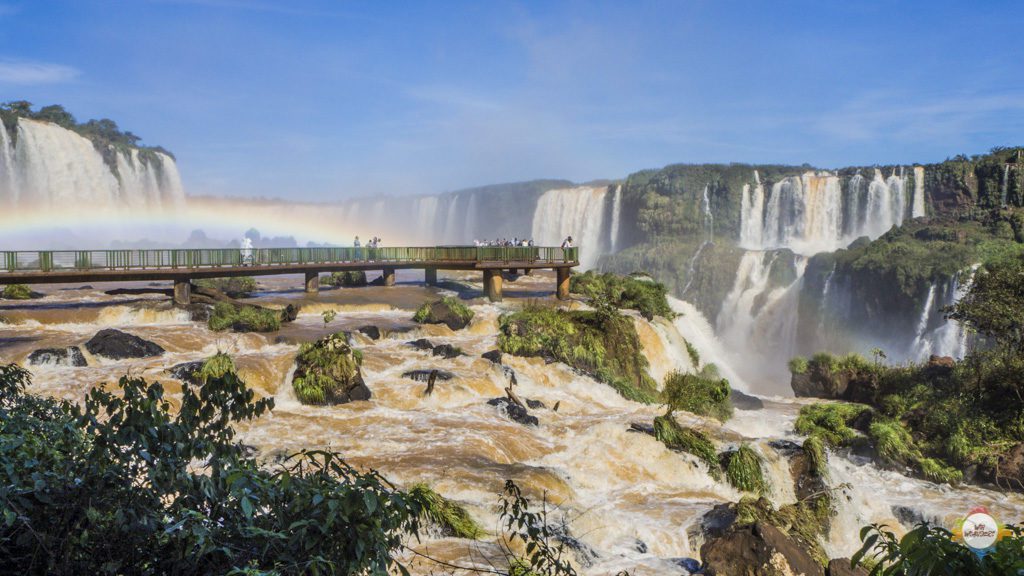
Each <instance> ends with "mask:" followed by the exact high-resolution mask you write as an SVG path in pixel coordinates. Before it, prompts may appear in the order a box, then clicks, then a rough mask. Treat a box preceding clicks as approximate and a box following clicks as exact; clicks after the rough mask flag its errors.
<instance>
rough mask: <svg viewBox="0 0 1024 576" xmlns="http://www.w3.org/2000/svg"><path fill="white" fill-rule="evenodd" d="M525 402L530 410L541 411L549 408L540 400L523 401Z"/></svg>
mask: <svg viewBox="0 0 1024 576" xmlns="http://www.w3.org/2000/svg"><path fill="white" fill-rule="evenodd" d="M523 402H526V407H527V408H529V409H530V410H540V409H542V408H547V406H545V405H544V403H543V402H541V401H540V400H531V399H530V398H526V399H525V400H523Z"/></svg>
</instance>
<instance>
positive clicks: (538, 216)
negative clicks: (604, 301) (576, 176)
mask: <svg viewBox="0 0 1024 576" xmlns="http://www.w3.org/2000/svg"><path fill="white" fill-rule="evenodd" d="M607 193H608V187H607V186H600V187H590V186H580V187H577V188H563V189H557V190H548V191H547V192H545V193H544V194H543V195H541V197H540V200H538V201H537V208H536V210H535V211H534V214H533V239H534V241H535V242H537V243H539V244H540V245H542V246H558V245H559V244H561V243H562V240H563V239H565V237H566V236H572V238H573V242H574V245H576V246H580V247H581V254H580V266H581V267H582V268H583V269H585V270H586V269H590V268H593V267H594V265H596V264H597V260H598V258H599V257H600V255H601V239H602V237H603V234H602V232H601V231H602V230H603V229H604V212H605V209H604V207H605V201H604V199H605V195H606V194H607Z"/></svg>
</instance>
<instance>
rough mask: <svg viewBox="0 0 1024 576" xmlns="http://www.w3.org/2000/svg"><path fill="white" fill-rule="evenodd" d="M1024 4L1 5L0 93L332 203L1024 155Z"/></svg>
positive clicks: (258, 1) (186, 170) (245, 181)
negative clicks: (665, 168) (673, 166)
mask: <svg viewBox="0 0 1024 576" xmlns="http://www.w3.org/2000/svg"><path fill="white" fill-rule="evenodd" d="M1021 30H1024V13H1022V12H1021V11H1020V10H1019V5H1018V4H1017V3H1015V2H996V1H986V2H942V1H931V2H909V1H908V2H824V1H820V0H819V1H814V2H811V1H808V2H795V1H794V2H788V1H772V2H729V1H706V2H686V1H675V2H644V1H638V2H614V3H612V2H608V3H604V2H535V3H534V2H501V1H484V2H479V1H477V2H440V1H436V2H415V3H414V2H341V1H327V0H324V1H303V0H290V1H287V2H285V1H281V2H274V1H271V0H131V1H100V0H95V1H93V0H73V1H71V0H69V1H66V2H57V1H54V2H48V1H40V0H21V1H19V0H0V100H13V99H26V100H30V101H32V102H33V103H36V104H50V103H60V104H64V105H65V106H66V107H67V108H68V109H69V110H70V111H72V112H73V113H74V114H76V116H78V117H79V119H88V118H93V117H109V118H112V119H114V120H116V121H117V122H118V123H119V124H120V125H121V126H122V127H123V128H125V129H128V130H131V131H133V132H135V133H136V134H139V135H141V136H142V137H143V138H144V141H145V142H147V143H150V144H160V145H163V146H164V147H166V148H168V149H170V150H171V151H173V152H174V153H175V154H176V155H177V157H178V160H179V164H180V169H181V172H182V175H183V178H184V180H185V185H186V188H187V190H188V192H189V193H191V194H230V195H245V196H275V197H288V198H294V199H300V200H330V199H332V198H338V197H345V196H363V195H373V194H405V193H421V192H436V191H444V190H453V189H458V188H462V187H468V186H473V185H480V184H489V183H496V182H505V181H513V180H526V179H532V178H567V179H571V180H575V181H586V180H590V179H598V178H618V177H623V176H625V175H627V174H628V173H630V172H633V171H636V170H639V169H643V168H652V167H660V166H662V165H665V164H670V163H674V162H729V161H738V162H758V163H760V162H777V163H792V164H801V163H804V162H808V163H811V164H815V165H818V166H822V167H838V166H844V165H854V164H858V165H859V164H874V163H910V162H915V161H917V162H921V161H936V160H941V159H943V158H945V157H947V156H950V155H953V154H956V153H959V152H966V153H976V152H983V151H986V150H988V149H989V148H991V147H992V146H996V145H1010V144H1022V143H1024V58H1022V56H1024V53H1022V50H1021V48H1020V43H1019V37H1020V34H1021Z"/></svg>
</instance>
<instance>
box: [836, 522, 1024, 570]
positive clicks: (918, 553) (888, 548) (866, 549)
mask: <svg viewBox="0 0 1024 576" xmlns="http://www.w3.org/2000/svg"><path fill="white" fill-rule="evenodd" d="M1007 529H1008V531H1009V532H1010V536H1009V537H1007V538H1004V539H1002V540H1000V541H999V542H998V543H996V545H995V547H994V548H993V549H992V550H991V551H990V552H989V553H987V554H985V555H984V556H978V555H977V554H975V553H974V552H973V551H972V550H971V549H970V548H968V547H967V546H964V545H963V544H960V543H958V542H956V541H954V540H953V533H952V532H950V531H949V530H946V529H944V528H939V527H936V526H930V525H929V524H927V523H922V524H918V525H917V527H915V528H914V529H913V530H911V531H909V532H907V533H906V534H905V535H904V536H903V537H902V538H897V537H896V535H895V534H894V533H893V532H891V531H889V530H888V529H886V527H885V526H883V525H881V524H872V525H870V526H865V527H864V528H863V529H861V531H860V539H861V541H862V542H863V544H862V546H861V548H860V550H859V551H857V553H856V554H854V555H853V557H852V558H851V563H850V564H851V566H856V565H857V564H859V563H861V562H862V561H864V560H868V561H870V562H874V563H875V564H874V566H873V567H872V568H871V572H870V576H926V575H930V574H949V575H955V576H1006V575H1012V574H1021V573H1024V572H1022V571H1024V532H1022V530H1021V528H1019V527H1016V526H1008V527H1007Z"/></svg>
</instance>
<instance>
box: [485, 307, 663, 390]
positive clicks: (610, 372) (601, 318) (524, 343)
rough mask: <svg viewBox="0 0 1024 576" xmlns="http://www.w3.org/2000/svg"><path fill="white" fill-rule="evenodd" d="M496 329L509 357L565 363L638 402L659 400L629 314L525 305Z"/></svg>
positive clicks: (502, 319)
mask: <svg viewBox="0 0 1024 576" xmlns="http://www.w3.org/2000/svg"><path fill="white" fill-rule="evenodd" d="M498 325H499V329H500V332H501V333H500V334H499V335H498V347H499V348H500V349H501V351H502V352H505V353H506V354H512V355H515V356H535V357H542V358H546V359H549V360H553V361H559V362H564V363H565V364H568V365H569V366H571V367H573V368H576V369H577V370H580V371H582V372H584V373H586V374H588V375H589V376H591V377H593V378H594V379H596V380H598V381H600V382H604V383H606V384H608V385H609V386H611V387H613V388H615V390H617V391H618V392H619V394H621V395H622V396H624V397H625V398H628V399H630V400H634V401H636V402H643V403H645V404H652V403H654V402H655V401H656V400H657V398H658V391H657V385H656V383H655V382H654V379H652V378H651V377H650V375H649V374H648V373H647V358H646V357H645V356H644V354H643V346H642V345H641V343H640V337H639V336H638V335H637V332H636V326H635V325H634V324H633V321H632V320H631V319H630V318H628V317H626V316H622V315H619V314H613V315H605V314H600V313H598V312H593V311H583V310H572V311H570V310H561V309H558V308H552V307H545V306H527V307H526V308H524V309H522V310H520V311H518V312H515V313H512V314H506V315H503V316H502V317H501V318H500V319H499V321H498Z"/></svg>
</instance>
